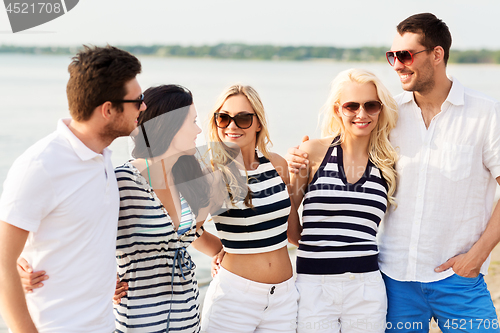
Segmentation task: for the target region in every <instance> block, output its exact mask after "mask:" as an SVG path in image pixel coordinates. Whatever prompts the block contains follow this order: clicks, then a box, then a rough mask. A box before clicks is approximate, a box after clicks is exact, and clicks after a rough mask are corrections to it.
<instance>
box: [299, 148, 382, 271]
mask: <svg viewBox="0 0 500 333" xmlns="http://www.w3.org/2000/svg"><path fill="white" fill-rule="evenodd" d="M343 165H344V163H343V155H342V147H341V146H340V145H337V146H332V147H330V148H329V149H328V152H327V153H326V156H325V158H324V160H323V162H322V163H321V165H320V167H319V168H318V171H317V172H316V174H315V175H314V178H313V180H312V181H311V183H310V184H309V185H308V187H307V189H306V193H305V196H304V202H303V212H302V222H303V230H302V235H301V239H300V241H299V249H298V251H297V273H300V274H325V275H326V274H342V273H347V272H350V273H365V272H371V271H376V270H378V262H377V259H378V247H377V240H376V235H377V230H378V225H379V223H380V221H381V219H382V218H383V217H384V214H385V211H386V209H387V185H386V182H385V180H384V179H383V178H382V176H381V173H380V170H379V169H378V168H377V167H376V166H375V165H374V164H373V163H372V162H371V161H368V164H367V166H366V169H365V172H364V174H363V176H362V177H361V178H360V179H359V180H358V181H357V182H356V183H355V184H350V183H348V182H347V180H346V177H345V172H344V167H343Z"/></svg>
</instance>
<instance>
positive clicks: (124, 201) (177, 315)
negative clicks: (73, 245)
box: [115, 163, 200, 333]
mask: <svg viewBox="0 0 500 333" xmlns="http://www.w3.org/2000/svg"><path fill="white" fill-rule="evenodd" d="M115 173H116V178H117V181H118V188H119V191H120V217H119V221H118V236H117V244H116V258H117V263H118V275H119V278H120V280H123V281H126V282H127V283H128V286H129V289H128V291H127V296H125V297H123V298H122V300H121V303H120V304H119V305H117V306H115V316H116V332H148V333H152V332H167V325H168V326H169V330H168V331H169V332H199V319H200V318H199V302H198V294H199V292H198V285H197V282H196V278H195V276H194V264H193V263H192V261H191V258H190V257H189V254H188V253H187V252H186V250H185V248H187V247H188V246H189V245H190V244H191V242H193V241H194V240H195V238H196V236H195V231H196V230H195V229H196V221H195V217H194V214H193V213H192V212H191V209H190V207H189V205H188V204H187V202H186V201H185V200H184V198H183V197H182V196H181V197H180V199H181V205H182V215H181V223H180V226H179V229H178V231H177V232H176V231H175V229H174V226H173V224H172V220H171V219H170V217H169V215H168V213H167V211H166V210H165V208H163V205H162V204H161V202H160V200H159V199H158V197H157V196H156V194H155V193H154V191H153V189H152V188H151V187H150V186H149V184H148V182H147V181H146V179H145V178H144V177H143V176H142V175H141V174H140V172H139V170H137V169H136V168H135V167H134V166H133V165H132V164H131V163H125V164H124V165H122V166H120V167H117V168H116V169H115ZM174 260H175V261H176V262H175V267H174ZM181 267H182V270H181Z"/></svg>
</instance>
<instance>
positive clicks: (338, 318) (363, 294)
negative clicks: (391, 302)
mask: <svg viewBox="0 0 500 333" xmlns="http://www.w3.org/2000/svg"><path fill="white" fill-rule="evenodd" d="M296 286H297V290H298V291H299V294H300V299H299V313H298V325H297V332H298V333H312V332H314V333H317V332H325V333H326V332H328V333H331V332H340V331H341V332H342V333H353V332H356V333H361V332H363V333H368V332H370V333H371V332H385V316H386V313H387V295H386V293H385V285H384V281H383V279H382V275H381V274H380V271H375V272H369V273H345V274H339V275H310V274H298V275H297V282H296Z"/></svg>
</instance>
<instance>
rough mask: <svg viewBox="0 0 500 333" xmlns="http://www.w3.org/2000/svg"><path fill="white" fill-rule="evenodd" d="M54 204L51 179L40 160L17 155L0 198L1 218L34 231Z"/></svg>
mask: <svg viewBox="0 0 500 333" xmlns="http://www.w3.org/2000/svg"><path fill="white" fill-rule="evenodd" d="M55 207H56V198H55V194H54V189H53V185H52V181H51V178H50V176H49V174H48V172H47V171H46V170H45V168H44V166H43V163H42V161H40V160H37V159H33V158H25V157H23V156H21V157H19V158H18V159H17V160H16V161H15V162H14V164H13V165H12V167H11V168H10V170H9V173H8V174H7V179H6V180H5V182H4V186H3V192H2V196H1V198H0V220H2V221H5V222H7V223H9V224H11V225H13V226H16V227H18V228H21V229H24V230H27V231H32V232H36V231H37V230H38V228H39V226H40V223H41V221H42V220H43V219H44V218H45V217H46V216H47V215H48V214H49V213H50V212H51V211H52V210H53V209H54V208H55Z"/></svg>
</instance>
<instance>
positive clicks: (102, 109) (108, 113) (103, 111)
mask: <svg viewBox="0 0 500 333" xmlns="http://www.w3.org/2000/svg"><path fill="white" fill-rule="evenodd" d="M97 109H98V112H99V115H100V116H101V117H102V118H104V119H106V120H109V119H110V118H111V117H112V115H113V112H114V110H113V104H112V103H111V102H104V103H102V104H101V105H99V106H98V107H97Z"/></svg>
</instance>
